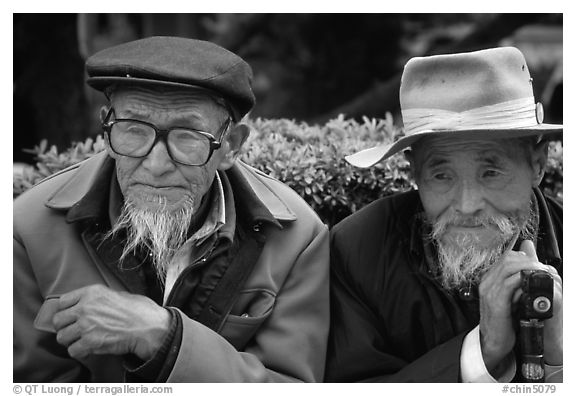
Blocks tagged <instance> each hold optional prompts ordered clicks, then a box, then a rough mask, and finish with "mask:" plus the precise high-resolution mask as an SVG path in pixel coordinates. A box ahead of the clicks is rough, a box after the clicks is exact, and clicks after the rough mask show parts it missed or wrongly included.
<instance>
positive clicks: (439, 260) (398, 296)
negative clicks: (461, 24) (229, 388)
mask: <svg viewBox="0 0 576 396" xmlns="http://www.w3.org/2000/svg"><path fill="white" fill-rule="evenodd" d="M400 103H401V108H402V117H403V120H404V127H405V134H406V136H404V137H403V138H401V139H400V140H399V141H397V142H395V143H394V144H392V145H388V146H379V147H374V148H371V149H368V150H365V151H362V152H360V153H356V154H354V155H351V156H349V157H347V160H348V161H349V162H350V163H351V164H353V165H356V166H359V167H369V166H372V165H374V164H375V163H377V162H379V161H381V160H383V159H385V158H388V157H389V156H391V155H393V154H394V153H397V152H399V151H400V150H404V149H407V148H408V147H410V148H411V150H406V154H407V158H408V159H409V161H410V163H411V169H412V172H413V175H414V178H415V181H416V183H417V185H418V191H411V192H408V193H403V194H398V195H395V196H392V197H388V198H384V199H380V200H378V201H376V202H374V203H372V204H370V205H368V206H367V207H366V208H364V209H362V210H360V211H359V212H357V213H355V214H354V215H352V216H350V217H348V218H347V219H345V220H344V221H342V222H341V223H340V224H338V225H337V226H336V227H334V229H333V232H332V233H331V266H332V278H331V279H332V283H331V288H332V297H333V300H332V310H331V311H332V329H331V336H330V341H329V347H328V363H327V374H326V375H327V380H328V381H372V382H380V381H382V382H383V381H389V382H458V381H462V382H484V381H502V382H504V381H511V380H513V378H514V376H515V372H516V365H517V364H516V362H515V344H516V341H517V340H518V336H517V333H516V328H517V327H518V322H519V319H518V318H517V316H516V307H517V301H518V300H519V298H520V297H521V294H522V291H521V290H522V289H521V276H522V275H521V273H522V271H523V270H543V271H546V272H547V273H549V274H551V278H550V277H549V278H548V279H551V281H550V282H549V283H550V285H551V286H552V285H553V292H554V297H553V317H552V318H551V319H548V320H545V321H544V330H543V333H544V336H543V337H544V347H545V349H544V363H545V365H543V366H544V370H545V371H546V379H547V380H548V381H555V380H561V378H562V280H561V277H560V275H559V273H560V274H561V273H562V264H561V263H562V261H561V259H562V206H561V205H559V204H558V203H557V202H555V201H553V200H552V199H550V198H547V197H545V196H544V195H543V194H542V193H541V191H540V190H539V189H538V185H539V183H540V181H541V180H542V177H543V175H544V167H545V164H546V158H547V143H546V141H545V140H544V138H545V137H550V136H551V134H552V133H554V132H556V133H559V132H561V130H562V126H559V125H549V124H544V123H542V121H543V118H542V117H543V111H542V108H541V106H540V105H539V104H538V105H536V104H535V103H534V98H533V92H532V79H531V78H530V74H529V72H528V68H527V66H526V62H525V60H524V57H523V55H522V54H521V53H520V51H518V50H517V49H515V48H495V49H489V50H483V51H477V52H470V53H463V54H452V55H438V56H431V57H423V58H414V59H411V60H410V61H409V62H408V63H407V64H406V66H405V69H404V73H403V76H402V83H401V88H400ZM544 275H545V274H544ZM552 280H553V282H552ZM551 288H552V287H551ZM540 369H542V366H540Z"/></svg>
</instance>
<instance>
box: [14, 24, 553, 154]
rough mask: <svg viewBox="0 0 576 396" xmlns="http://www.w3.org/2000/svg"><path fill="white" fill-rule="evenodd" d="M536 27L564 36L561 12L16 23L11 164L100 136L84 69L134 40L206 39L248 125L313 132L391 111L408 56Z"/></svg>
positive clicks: (494, 41) (97, 97)
mask: <svg viewBox="0 0 576 396" xmlns="http://www.w3.org/2000/svg"><path fill="white" fill-rule="evenodd" d="M535 23H537V24H551V25H556V26H562V23H563V21H562V14H66V15H57V14H43V15H38V14H15V15H14V119H15V120H17V121H18V122H17V124H16V126H15V132H14V138H15V139H14V141H15V143H14V158H15V160H18V159H21V158H22V156H21V148H23V147H32V146H34V145H35V144H36V143H37V142H38V141H39V140H40V139H41V138H47V139H48V141H49V143H50V144H58V145H59V146H60V147H66V146H67V145H68V144H69V143H70V142H71V141H74V140H82V139H83V138H85V137H87V136H89V135H93V134H95V133H98V132H100V129H99V127H98V119H97V115H98V108H99V107H100V106H101V105H102V104H103V103H104V97H103V96H102V95H101V94H100V93H98V92H95V91H93V90H91V89H89V88H87V87H86V85H85V84H84V71H83V63H84V59H85V58H87V57H88V56H90V55H92V54H93V53H94V52H96V51H98V50H100V49H103V48H106V47H109V46H111V45H115V44H119V43H122V42H126V41H129V40H133V39H137V38H140V37H147V36H151V35H175V36H182V37H193V38H198V39H204V40H210V41H214V42H216V43H218V44H220V45H222V46H223V47H225V48H228V49H229V50H231V51H234V52H236V53H238V54H239V55H240V56H242V57H243V58H244V59H246V60H247V61H248V63H250V64H251V65H252V67H253V69H254V91H255V94H256V97H257V105H256V107H255V109H254V110H253V112H252V114H251V116H252V117H264V118H292V119H298V120H301V121H306V122H310V123H314V122H318V123H323V122H325V121H326V120H328V119H331V118H334V117H335V116H337V115H338V114H340V113H344V114H346V115H347V116H348V117H353V118H356V119H359V118H360V117H361V116H369V117H378V118H381V117H384V115H385V113H386V112H387V111H392V112H394V111H395V110H397V109H398V89H399V84H400V76H401V70H402V67H403V65H404V63H405V62H406V61H407V60H408V59H409V58H410V57H412V56H422V55H430V54H437V53H446V52H455V51H470V50H475V49H480V48H487V47H490V46H495V45H498V44H499V43H501V42H502V39H503V38H505V37H510V36H511V35H512V34H513V33H514V32H516V31H518V30H519V29H520V28H521V27H523V26H527V25H532V24H535ZM536 35H537V36H539V35H540V33H536ZM529 40H532V38H529ZM554 40H556V41H557V40H558V38H554ZM560 41H561V36H560ZM556 47H558V46H556ZM541 48H542V47H540V49H536V50H535V52H537V53H543V51H541ZM560 51H561V45H560ZM544 52H545V51H544ZM545 56H546V55H545ZM531 71H532V69H531ZM545 72H547V73H548V74H550V73H552V70H548V71H545ZM556 74H558V73H556ZM561 81H562V75H561V71H560V73H559V83H557V84H556V85H554V87H552V88H555V87H556V86H559V87H560V88H559V89H561V86H562V85H561ZM538 83H540V81H538ZM542 84H545V82H544V81H542ZM536 88H537V86H535V89H536ZM552 88H550V89H548V91H549V92H548V93H547V94H546V95H545V96H547V97H549V98H552V99H550V100H553V99H554V100H556V99H558V98H560V99H561V95H560V96H558V94H557V93H556V91H555V90H554V89H552ZM560 92H561V91H560ZM86 102H88V105H87V104H86ZM560 103H561V102H560ZM560 107H561V105H560ZM87 108H89V109H88V110H87ZM550 114H553V113H550ZM560 117H561V113H560Z"/></svg>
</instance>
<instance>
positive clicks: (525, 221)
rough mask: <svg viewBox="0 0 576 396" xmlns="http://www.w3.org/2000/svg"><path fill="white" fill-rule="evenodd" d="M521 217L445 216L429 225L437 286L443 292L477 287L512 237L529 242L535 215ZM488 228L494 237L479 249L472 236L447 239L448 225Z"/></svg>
mask: <svg viewBox="0 0 576 396" xmlns="http://www.w3.org/2000/svg"><path fill="white" fill-rule="evenodd" d="M526 213H528V214H526V215H524V216H521V217H506V216H489V217H483V218H462V217H458V216H456V215H452V216H450V215H448V216H444V217H443V218H440V219H439V220H437V221H436V222H435V223H434V224H433V225H432V232H431V235H430V238H431V239H432V240H433V241H434V242H435V243H436V246H437V248H438V265H439V270H440V271H439V272H440V274H439V276H440V279H439V280H440V283H441V284H442V286H443V287H444V288H445V289H447V290H455V289H458V288H461V287H462V286H466V285H469V284H478V283H479V282H480V280H481V278H482V276H483V275H484V274H485V273H486V271H488V269H489V268H490V267H491V266H492V265H494V264H495V263H497V262H498V261H499V260H500V259H501V257H502V255H503V254H504V253H505V252H506V250H507V248H508V247H509V245H510V244H511V243H513V242H514V240H515V239H514V238H515V237H516V236H517V235H518V236H519V238H522V239H530V240H532V239H533V236H534V232H535V230H534V223H535V220H536V216H535V214H534V213H532V212H531V211H530V210H528V211H526ZM450 225H453V226H458V225H461V226H464V225H468V226H471V225H483V226H486V227H488V226H489V225H490V226H492V227H493V228H494V229H495V235H494V238H492V240H491V241H490V242H489V243H488V244H487V245H484V246H482V245H481V244H480V243H479V241H478V239H477V236H476V235H474V234H472V233H457V234H456V235H451V236H447V235H446V234H447V228H448V227H449V226H450Z"/></svg>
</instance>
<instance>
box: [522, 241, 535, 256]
mask: <svg viewBox="0 0 576 396" xmlns="http://www.w3.org/2000/svg"><path fill="white" fill-rule="evenodd" d="M520 251H521V252H524V253H525V254H526V256H528V257H532V258H534V259H536V260H538V255H537V254H536V248H535V247H534V242H532V241H531V240H529V239H526V240H524V241H522V243H521V244H520Z"/></svg>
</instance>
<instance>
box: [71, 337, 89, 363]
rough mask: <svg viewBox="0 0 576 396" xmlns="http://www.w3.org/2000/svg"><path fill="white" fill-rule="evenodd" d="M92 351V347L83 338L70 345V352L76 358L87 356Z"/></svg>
mask: <svg viewBox="0 0 576 396" xmlns="http://www.w3.org/2000/svg"><path fill="white" fill-rule="evenodd" d="M90 353H91V350H90V348H88V346H87V344H86V343H85V342H83V340H82V338H79V339H78V340H77V341H76V342H74V343H72V344H71V345H70V346H69V347H68V354H69V355H70V356H71V357H72V358H74V359H83V358H86V357H88V355H90Z"/></svg>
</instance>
